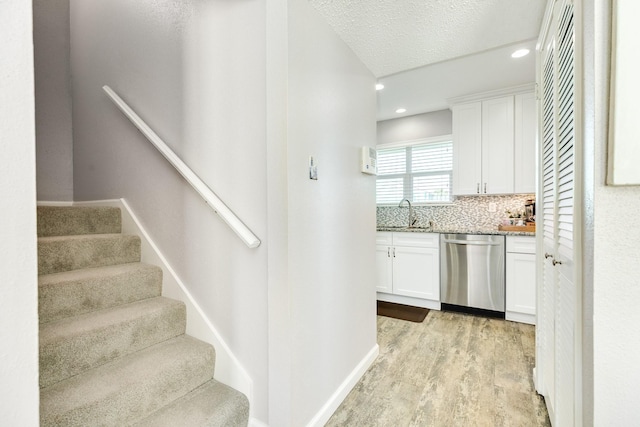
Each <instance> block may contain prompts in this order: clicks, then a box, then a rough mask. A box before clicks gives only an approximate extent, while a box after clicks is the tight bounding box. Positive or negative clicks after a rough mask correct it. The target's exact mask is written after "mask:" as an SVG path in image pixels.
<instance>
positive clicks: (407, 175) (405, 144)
mask: <svg viewBox="0 0 640 427" xmlns="http://www.w3.org/2000/svg"><path fill="white" fill-rule="evenodd" d="M439 142H451V149H452V153H451V155H452V158H453V155H454V153H453V135H452V134H447V135H440V136H435V137H430V138H421V139H414V140H408V141H397V142H390V143H386V144H380V145H377V146H376V150H386V149H390V148H410V147H414V146H418V145H428V144H435V143H439ZM406 156H407V159H405V162H406V163H405V164H406V165H407V169H410V163H409V162H408V160H409V150H406ZM452 160H453V159H452ZM453 168H454V164H453V162H452V165H451V172H450V176H451V180H450V181H449V182H450V190H451V193H452V194H451V199H450V200H449V201H448V202H444V201H437V202H413V201H412V202H411V205H412V206H448V205H452V204H453V202H454V200H455V195H454V194H453ZM437 174H438V173H437V172H416V173H414V172H407V171H406V169H405V172H404V173H401V174H390V175H378V177H380V178H382V177H384V178H389V179H393V178H400V177H402V178H403V183H406V180H412V179H413V178H414V177H420V176H432V175H437ZM378 177H376V182H377V180H378ZM403 187H404V188H409V191H410V197H407V195H406V194H405V195H404V196H405V197H407V198H409V200H412V199H413V182H411V185H409V186H407V185H403ZM376 196H377V194H376ZM376 199H377V197H376ZM376 206H382V207H384V206H397V204H396V203H377V200H376Z"/></svg>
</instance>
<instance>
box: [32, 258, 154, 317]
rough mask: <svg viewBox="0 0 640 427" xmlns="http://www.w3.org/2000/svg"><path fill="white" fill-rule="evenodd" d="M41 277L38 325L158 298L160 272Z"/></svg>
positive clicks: (149, 268)
mask: <svg viewBox="0 0 640 427" xmlns="http://www.w3.org/2000/svg"><path fill="white" fill-rule="evenodd" d="M60 276H61V275H45V276H40V280H39V282H40V286H39V289H38V301H39V304H38V310H39V317H40V323H46V322H51V321H54V320H58V319H63V318H65V317H70V316H77V315H79V314H84V313H88V312H91V311H96V310H102V309H105V308H109V307H115V306H118V305H121V304H128V303H131V302H134V301H140V300H143V299H146V298H153V297H157V296H160V293H161V292H162V270H161V269H160V268H158V267H152V266H144V265H141V266H140V268H137V269H135V270H127V271H123V272H115V273H112V274H110V275H99V274H98V272H96V274H95V275H89V274H87V275H85V276H86V277H83V278H75V277H70V278H66V277H65V278H63V277H60Z"/></svg>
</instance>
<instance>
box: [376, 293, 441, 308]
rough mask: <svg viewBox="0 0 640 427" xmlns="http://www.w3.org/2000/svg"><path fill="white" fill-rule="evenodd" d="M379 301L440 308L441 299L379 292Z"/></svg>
mask: <svg viewBox="0 0 640 427" xmlns="http://www.w3.org/2000/svg"><path fill="white" fill-rule="evenodd" d="M377 298H378V301H385V302H393V303H395V304H404V305H412V306H414V307H422V308H428V309H431V310H440V301H432V300H429V299H422V298H413V297H405V296H403V295H393V294H385V293H384V292H378V293H377Z"/></svg>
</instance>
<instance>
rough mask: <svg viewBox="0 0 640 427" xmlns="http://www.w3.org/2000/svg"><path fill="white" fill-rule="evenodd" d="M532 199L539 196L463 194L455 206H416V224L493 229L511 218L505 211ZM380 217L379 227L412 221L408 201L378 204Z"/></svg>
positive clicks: (520, 206) (513, 209)
mask: <svg viewBox="0 0 640 427" xmlns="http://www.w3.org/2000/svg"><path fill="white" fill-rule="evenodd" d="M528 199H535V195H534V194H515V195H506V196H469V197H462V196H460V197H457V198H456V199H455V200H454V202H453V204H451V205H442V206H414V207H413V212H414V215H415V216H416V218H417V220H418V222H417V223H416V226H421V227H426V226H428V225H429V221H433V223H434V227H435V228H436V229H458V228H468V229H482V228H487V229H493V228H497V227H498V225H500V223H501V222H502V220H503V219H504V218H506V217H507V215H506V214H505V211H507V210H510V211H512V212H513V211H524V204H525V203H526V201H527V200H528ZM489 203H495V204H496V211H495V212H489ZM376 218H377V225H378V227H384V226H387V227H394V226H404V225H407V224H408V222H409V208H408V207H407V205H406V203H404V204H403V205H402V207H397V206H378V208H377V215H376Z"/></svg>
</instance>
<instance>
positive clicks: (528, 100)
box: [513, 92, 537, 193]
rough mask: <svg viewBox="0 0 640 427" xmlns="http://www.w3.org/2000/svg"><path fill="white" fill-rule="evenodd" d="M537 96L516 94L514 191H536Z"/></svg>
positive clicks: (531, 93)
mask: <svg viewBox="0 0 640 427" xmlns="http://www.w3.org/2000/svg"><path fill="white" fill-rule="evenodd" d="M536 131H537V120H536V97H535V95H534V93H533V92H530V93H522V94H519V95H516V96H515V139H514V143H515V145H514V163H513V165H514V178H515V181H514V192H515V193H535V192H536V139H537V138H536Z"/></svg>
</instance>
